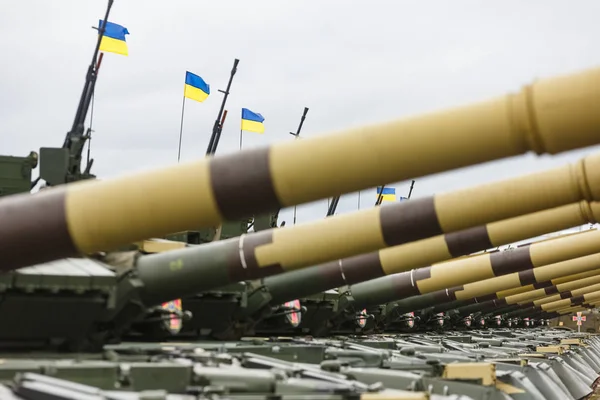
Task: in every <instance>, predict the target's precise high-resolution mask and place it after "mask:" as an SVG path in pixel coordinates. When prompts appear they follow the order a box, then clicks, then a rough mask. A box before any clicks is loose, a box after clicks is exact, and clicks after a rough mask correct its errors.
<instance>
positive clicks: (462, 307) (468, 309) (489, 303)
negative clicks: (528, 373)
mask: <svg viewBox="0 0 600 400" xmlns="http://www.w3.org/2000/svg"><path fill="white" fill-rule="evenodd" d="M587 273H588V274H592V275H591V276H589V277H586V278H582V279H574V280H572V281H567V282H564V283H559V284H555V285H553V284H552V281H547V282H550V284H549V285H545V287H543V288H539V289H536V288H531V289H532V290H528V291H526V292H524V293H519V294H514V295H511V296H506V297H502V296H501V295H499V294H498V293H494V294H492V295H489V296H483V297H479V298H478V297H475V298H473V299H470V300H468V301H469V302H472V304H469V305H466V304H461V303H464V300H461V301H454V302H451V303H444V304H443V305H442V306H449V307H448V308H446V307H438V306H436V307H433V310H432V312H442V311H446V310H450V309H455V310H456V311H457V312H458V313H459V314H460V315H468V314H471V313H474V312H478V311H481V312H486V311H489V312H493V311H495V310H497V309H498V308H499V307H503V306H508V305H513V304H529V303H528V302H530V301H540V302H541V299H542V298H543V299H544V302H550V301H554V300H559V299H560V298H566V297H567V296H570V293H571V292H570V291H572V290H575V289H580V288H583V287H586V286H590V285H595V284H600V269H599V270H593V271H589V272H587ZM570 276H577V275H570ZM489 298H491V299H489ZM488 299H489V300H488ZM540 304H541V303H540ZM536 305H538V303H537V302H536Z"/></svg>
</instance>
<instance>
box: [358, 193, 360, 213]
mask: <svg viewBox="0 0 600 400" xmlns="http://www.w3.org/2000/svg"><path fill="white" fill-rule="evenodd" d="M358 209H359V210H360V190H359V191H358Z"/></svg>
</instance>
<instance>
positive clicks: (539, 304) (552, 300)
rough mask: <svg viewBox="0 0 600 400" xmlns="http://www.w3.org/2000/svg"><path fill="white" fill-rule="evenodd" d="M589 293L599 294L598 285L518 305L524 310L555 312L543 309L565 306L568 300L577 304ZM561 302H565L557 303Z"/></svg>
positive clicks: (599, 285) (599, 288) (599, 287)
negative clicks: (551, 305) (557, 305)
mask: <svg viewBox="0 0 600 400" xmlns="http://www.w3.org/2000/svg"><path fill="white" fill-rule="evenodd" d="M590 293H600V284H595V285H589V286H585V287H582V288H579V289H574V290H572V291H565V292H562V293H560V294H557V295H554V296H548V297H544V298H542V299H538V300H534V301H530V302H523V303H520V304H519V305H520V306H522V307H524V308H531V307H533V308H534V309H537V310H541V311H556V310H554V309H553V310H548V309H547V308H545V306H546V305H547V304H566V303H565V302H568V301H569V300H572V301H574V302H577V301H579V300H578V299H580V298H581V299H583V296H585V295H588V294H590ZM573 299H575V300H573ZM562 300H564V301H565V302H563V303H559V302H560V301H562ZM582 301H583V300H582ZM569 304H570V303H569ZM573 304H575V303H573ZM578 304H579V303H578Z"/></svg>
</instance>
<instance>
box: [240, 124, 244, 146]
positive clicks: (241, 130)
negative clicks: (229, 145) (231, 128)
mask: <svg viewBox="0 0 600 400" xmlns="http://www.w3.org/2000/svg"><path fill="white" fill-rule="evenodd" d="M243 131H244V130H243V129H240V150H241V149H242V132H243Z"/></svg>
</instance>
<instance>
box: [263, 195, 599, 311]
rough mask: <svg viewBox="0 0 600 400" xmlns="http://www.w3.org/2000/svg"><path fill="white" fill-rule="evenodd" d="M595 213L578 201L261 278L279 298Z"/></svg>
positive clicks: (594, 207) (555, 227)
mask: <svg viewBox="0 0 600 400" xmlns="http://www.w3.org/2000/svg"><path fill="white" fill-rule="evenodd" d="M597 216H600V203H599V202H591V203H589V202H587V201H581V202H578V203H572V204H568V205H565V206H560V207H555V208H551V209H548V210H543V211H538V212H535V213H531V214H526V215H522V216H518V217H513V218H508V219H504V220H501V221H496V222H491V223H489V224H487V225H483V226H478V227H474V228H468V229H464V230H461V231H457V232H453V233H448V234H445V235H438V236H434V237H432V238H427V239H422V240H418V241H415V242H410V243H406V244H401V245H398V246H393V247H389V248H384V249H381V250H379V251H378V252H373V253H367V254H360V255H358V256H353V257H348V258H344V259H339V260H336V261H330V262H327V263H324V264H320V265H316V266H312V267H308V268H305V269H300V270H295V271H289V272H285V273H283V274H277V275H273V276H269V277H267V278H265V279H264V281H263V284H264V286H265V287H266V288H267V289H268V291H269V293H270V295H271V297H272V299H273V300H272V302H273V303H283V302H286V301H289V300H294V299H297V298H300V297H303V296H309V295H312V294H316V293H319V292H323V291H326V290H329V289H333V288H336V287H340V286H346V285H354V284H357V283H360V282H364V281H368V280H371V279H375V278H379V277H381V276H384V275H385V274H386V273H390V271H392V272H393V271H395V272H401V271H408V270H410V269H413V268H421V267H425V266H428V265H431V264H432V263H435V262H440V261H445V260H448V259H450V258H453V257H454V258H455V257H459V256H463V255H468V254H470V253H474V252H477V251H482V250H486V249H489V248H492V247H497V246H501V245H506V244H509V243H514V242H518V241H520V240H524V239H528V238H531V237H536V236H539V235H542V234H545V233H548V232H556V231H560V230H562V229H567V228H571V227H574V226H579V225H583V224H585V223H596V221H597ZM384 263H385V264H384ZM384 265H385V269H384V268H383V266H384Z"/></svg>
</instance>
